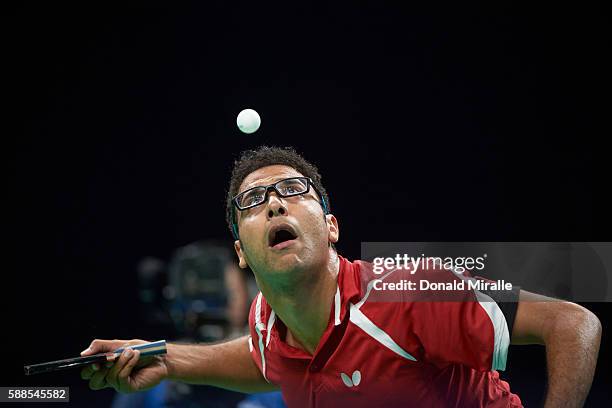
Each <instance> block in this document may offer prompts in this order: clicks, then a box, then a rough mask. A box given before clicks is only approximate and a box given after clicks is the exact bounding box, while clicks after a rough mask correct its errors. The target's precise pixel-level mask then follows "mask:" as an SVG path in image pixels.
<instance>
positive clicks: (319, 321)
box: [261, 249, 340, 354]
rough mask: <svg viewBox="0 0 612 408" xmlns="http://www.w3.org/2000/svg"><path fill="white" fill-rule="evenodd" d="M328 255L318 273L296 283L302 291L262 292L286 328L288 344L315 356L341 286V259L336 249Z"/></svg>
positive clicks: (263, 288) (267, 289)
mask: <svg viewBox="0 0 612 408" xmlns="http://www.w3.org/2000/svg"><path fill="white" fill-rule="evenodd" d="M329 254H330V255H329V259H328V261H327V262H326V263H325V264H324V265H323V266H321V267H319V268H318V269H319V270H317V271H312V273H309V274H307V276H308V277H309V278H308V279H307V280H304V281H303V282H297V283H296V284H297V285H299V290H274V289H272V288H269V287H265V286H264V287H262V288H261V289H262V293H263V295H264V296H265V298H266V301H267V302H268V304H269V305H270V306H271V307H272V309H274V312H275V313H276V315H277V316H278V317H279V318H280V319H281V320H282V321H283V323H284V324H285V326H287V339H286V341H287V343H288V344H290V345H292V346H296V347H298V348H302V349H304V350H305V351H307V352H308V353H310V354H314V352H315V350H316V348H317V345H318V344H319V341H320V340H321V337H322V336H323V332H325V329H326V327H327V324H328V322H329V316H330V313H331V307H332V303H333V299H334V295H335V293H336V288H337V284H338V283H337V281H338V272H339V270H340V259H339V258H338V255H337V254H336V251H334V250H333V249H330V251H329ZM320 269H323V270H320ZM313 277H314V278H315V279H313Z"/></svg>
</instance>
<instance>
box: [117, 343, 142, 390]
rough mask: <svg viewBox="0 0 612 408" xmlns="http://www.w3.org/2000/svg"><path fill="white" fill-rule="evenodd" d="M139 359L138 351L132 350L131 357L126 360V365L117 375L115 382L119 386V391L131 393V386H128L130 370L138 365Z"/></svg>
mask: <svg viewBox="0 0 612 408" xmlns="http://www.w3.org/2000/svg"><path fill="white" fill-rule="evenodd" d="M139 358H140V351H138V350H134V352H133V353H132V357H131V358H130V359H129V360H128V362H127V364H126V365H125V366H123V368H122V369H121V370H120V371H119V373H117V381H118V385H119V390H121V391H124V392H125V391H132V386H131V385H130V381H129V378H130V374H132V370H133V369H134V367H135V366H136V364H137V363H138V359H139Z"/></svg>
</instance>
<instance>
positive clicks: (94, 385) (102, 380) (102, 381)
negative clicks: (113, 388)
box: [89, 368, 108, 390]
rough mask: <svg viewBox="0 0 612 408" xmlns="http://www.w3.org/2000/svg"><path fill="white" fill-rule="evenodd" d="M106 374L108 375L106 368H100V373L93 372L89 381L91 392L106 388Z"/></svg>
mask: <svg viewBox="0 0 612 408" xmlns="http://www.w3.org/2000/svg"><path fill="white" fill-rule="evenodd" d="M106 374H108V368H102V369H100V371H97V372H95V373H94V375H92V376H91V379H90V380H89V388H91V389H92V390H101V389H102V388H106V387H107V386H108V384H107V383H106Z"/></svg>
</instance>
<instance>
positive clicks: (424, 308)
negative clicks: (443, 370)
mask: <svg viewBox="0 0 612 408" xmlns="http://www.w3.org/2000/svg"><path fill="white" fill-rule="evenodd" d="M441 273H444V274H447V275H446V276H445V277H444V278H443V279H442V280H447V279H448V280H467V279H469V280H472V279H474V278H471V277H468V276H463V277H461V276H457V275H454V274H453V272H452V271H448V270H446V271H443V272H441ZM458 294H460V297H461V299H460V300H459V299H457V298H456V297H455V300H456V301H419V302H415V303H413V305H412V307H413V314H412V316H414V320H415V321H414V330H415V334H416V335H417V336H418V337H419V339H420V340H421V344H422V345H423V348H424V352H425V358H426V359H427V360H428V361H429V362H432V363H434V364H436V365H439V366H444V365H447V364H449V363H456V364H462V365H466V366H468V367H471V368H474V369H476V370H478V371H489V370H504V369H505V368H506V359H507V355H508V347H509V345H510V331H509V329H508V323H507V321H506V316H505V315H504V313H503V311H502V309H501V308H500V306H499V305H498V303H497V302H496V301H495V300H494V299H493V297H491V296H489V294H486V293H483V292H479V291H476V290H465V291H460V292H458ZM453 296H456V295H453Z"/></svg>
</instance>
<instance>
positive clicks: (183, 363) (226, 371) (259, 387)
mask: <svg viewBox="0 0 612 408" xmlns="http://www.w3.org/2000/svg"><path fill="white" fill-rule="evenodd" d="M247 342H248V338H247V337H246V336H245V337H240V338H238V339H235V340H231V341H228V342H226V343H219V344H210V345H196V344H194V345H191V344H168V354H167V355H166V364H167V366H168V377H169V379H171V380H178V381H183V382H188V383H191V384H206V385H213V386H216V387H221V388H226V389H230V390H234V391H240V392H247V393H249V392H261V391H271V390H275V389H277V388H276V387H275V386H273V385H272V384H269V383H268V382H267V381H266V380H265V379H264V378H263V376H262V375H261V372H260V371H259V369H258V368H257V366H256V365H255V362H254V361H253V359H252V358H251V355H250V353H249V346H248V343H247Z"/></svg>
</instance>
